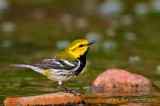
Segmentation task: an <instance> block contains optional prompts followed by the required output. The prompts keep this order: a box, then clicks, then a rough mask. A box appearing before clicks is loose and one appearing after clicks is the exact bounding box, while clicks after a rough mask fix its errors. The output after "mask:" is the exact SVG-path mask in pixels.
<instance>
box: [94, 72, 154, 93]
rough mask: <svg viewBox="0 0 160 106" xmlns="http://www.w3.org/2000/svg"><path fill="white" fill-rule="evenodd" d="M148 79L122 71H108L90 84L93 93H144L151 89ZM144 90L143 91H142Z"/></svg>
mask: <svg viewBox="0 0 160 106" xmlns="http://www.w3.org/2000/svg"><path fill="white" fill-rule="evenodd" d="M151 84H152V83H151V82H150V80H149V79H147V78H145V77H143V76H141V75H137V74H132V73H130V72H127V71H126V70H122V69H109V70H107V71H105V72H103V73H102V74H100V75H99V76H98V77H97V78H96V80H95V81H94V82H93V83H92V88H93V91H95V92H112V93H113V91H114V92H115V91H118V92H120V93H128V92H136V93H137V92H146V91H149V90H150V89H151ZM144 88H145V89H144Z"/></svg>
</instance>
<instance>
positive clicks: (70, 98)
mask: <svg viewBox="0 0 160 106" xmlns="http://www.w3.org/2000/svg"><path fill="white" fill-rule="evenodd" d="M4 104H5V106H17V105H18V106H32V105H34V106H35V105H37V106H42V105H43V106H47V105H48V106H51V105H76V104H85V101H84V99H83V97H82V96H81V95H77V96H75V95H73V94H71V93H65V92H57V93H51V94H44V95H38V96H29V97H16V98H8V99H6V100H5V101H4Z"/></svg>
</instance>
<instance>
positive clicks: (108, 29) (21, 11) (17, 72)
mask: <svg viewBox="0 0 160 106" xmlns="http://www.w3.org/2000/svg"><path fill="white" fill-rule="evenodd" d="M76 39H88V40H96V43H95V45H94V46H93V47H91V48H90V51H89V54H88V56H87V60H88V68H87V70H86V71H85V72H84V73H83V74H82V75H80V76H79V77H77V78H75V79H73V80H70V81H68V82H66V83H64V84H65V85H66V86H68V87H70V88H74V89H76V90H78V91H79V92H80V93H82V94H89V93H91V91H90V90H89V88H90V86H91V83H92V81H93V80H94V79H95V78H96V76H98V75H99V74H100V73H101V72H103V71H105V70H106V69H110V68H121V69H126V70H128V71H130V72H133V73H137V74H141V75H144V76H146V77H148V78H149V79H151V81H153V82H155V83H156V84H159V83H160V0H134V1H129V0H66V1H65V0H0V67H1V69H0V102H3V100H4V99H5V98H8V97H17V96H27V95H38V94H44V93H51V92H56V91H59V90H61V87H59V86H58V85H57V83H56V82H53V81H50V80H48V79H47V78H45V77H44V76H42V75H41V74H39V73H36V72H34V71H32V70H30V69H26V68H16V67H11V66H10V64H12V63H25V64H29V63H35V62H38V61H40V60H42V59H45V58H49V57H52V56H55V55H56V54H57V53H59V52H61V51H63V49H64V48H65V47H66V46H67V45H69V44H70V43H71V42H72V41H73V40H76Z"/></svg>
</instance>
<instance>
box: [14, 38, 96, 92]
mask: <svg viewBox="0 0 160 106" xmlns="http://www.w3.org/2000/svg"><path fill="white" fill-rule="evenodd" d="M95 42H96V41H95V40H91V41H89V40H85V39H78V40H75V41H73V42H72V43H71V44H70V45H69V46H68V47H66V49H65V50H64V51H63V52H61V53H59V54H57V55H56V56H55V57H50V58H47V59H43V60H42V61H40V62H37V63H34V64H11V66H16V67H25V68H30V69H32V70H34V71H36V72H39V73H41V74H42V75H45V76H46V77H47V78H48V79H50V80H53V81H57V82H58V84H59V85H60V86H62V87H63V88H64V89H65V91H66V92H69V93H73V94H74V95H76V93H75V92H74V91H73V89H69V88H67V87H65V86H64V85H63V83H62V81H66V80H69V79H71V78H74V77H76V76H78V75H79V74H80V73H82V72H83V71H84V70H85V67H86V55H87V53H88V50H89V48H90V46H91V45H92V44H94V43H95Z"/></svg>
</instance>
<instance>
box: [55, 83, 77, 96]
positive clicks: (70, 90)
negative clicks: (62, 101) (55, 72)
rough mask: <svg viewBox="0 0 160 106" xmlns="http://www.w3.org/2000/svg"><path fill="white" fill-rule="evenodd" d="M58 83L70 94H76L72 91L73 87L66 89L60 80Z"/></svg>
mask: <svg viewBox="0 0 160 106" xmlns="http://www.w3.org/2000/svg"><path fill="white" fill-rule="evenodd" d="M58 84H59V85H60V86H61V87H63V88H64V89H65V91H66V92H70V93H72V94H74V95H75V96H77V94H76V93H75V92H73V89H68V88H66V87H65V86H64V85H63V84H62V81H58Z"/></svg>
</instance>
